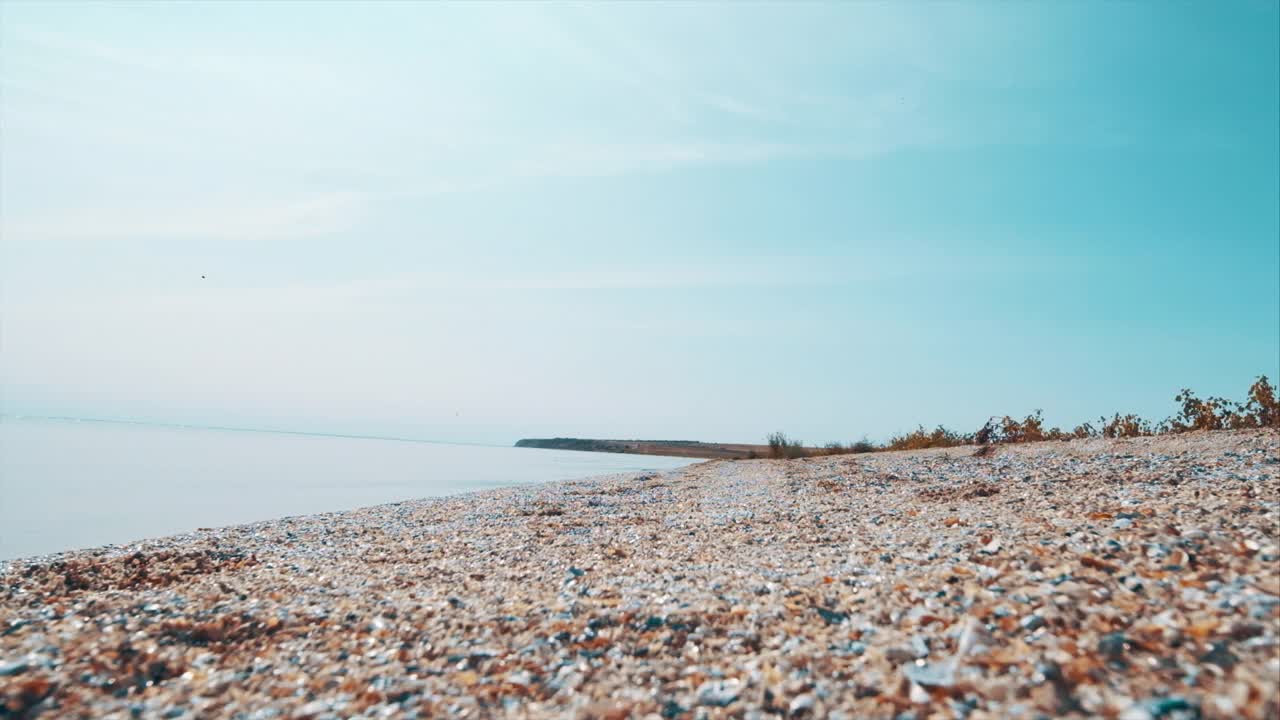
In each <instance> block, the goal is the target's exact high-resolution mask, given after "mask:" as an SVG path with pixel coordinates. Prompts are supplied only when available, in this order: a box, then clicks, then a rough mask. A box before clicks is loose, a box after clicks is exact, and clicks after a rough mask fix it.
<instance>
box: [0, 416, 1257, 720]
mask: <svg viewBox="0 0 1280 720" xmlns="http://www.w3.org/2000/svg"><path fill="white" fill-rule="evenodd" d="M245 501H246V502H252V498H251V497H247V498H245ZM1278 512H1280V434H1278V433H1276V432H1275V431H1240V432H1218V433H1189V434H1185V435H1178V436H1165V437H1155V438H1139V439H1134V440H1085V441H1075V442H1070V443H1064V442H1054V443H1039V444H1031V445H1025V446H1008V447H1001V448H999V449H998V451H997V452H995V453H993V454H990V455H987V456H982V457H975V456H974V450H973V448H950V449H946V450H932V451H919V452H908V453H875V454H868V455H850V456H833V457H820V458H808V459H803V460H793V461H781V460H744V461H713V462H706V463H701V464H697V465H692V466H689V467H686V468H682V469H679V470H673V471H668V472H664V473H658V474H647V475H640V476H637V475H622V476H606V477H597V478H591V479H586V480H579V481H571V482H562V483H554V484H548V485H537V486H525V487H518V488H510V489H502V490H494V491H486V492H482V493H475V494H470V495H462V496H455V497H450V498H445V499H426V500H416V501H410V502H402V503H396V504H391V505H382V506H378V507H372V508H367V509H361V510H356V511H351V512H342V513H331V514H324V515H316V516H308V517H297V518H287V519H282V520H277V521H272V522H266V523H258V524H253V525H246V526H239V527H231V528H223V529H202V530H199V531H196V532H192V533H190V534H187V535H182V536H177V537H173V538H167V539H164V540H158V541H149V542H145V543H140V544H136V545H130V546H127V547H112V548H107V549H98V550H86V551H80V552H75V553H69V554H64V555H60V556H54V557H46V558H36V559H29V560H20V561H14V562H11V563H8V564H4V565H0V573H2V575H0V701H2V702H3V707H4V709H3V710H0V716H3V717H37V716H38V717H85V718H89V717H93V718H108V717H120V718H127V717H142V718H197V717H199V718H222V717H225V718H252V719H255V720H257V719H266V718H276V717H278V718H346V717H369V718H374V717H415V716H417V717H428V716H451V717H503V718H505V717H511V718H517V717H571V718H572V717H582V718H587V717H593V718H594V717H599V718H622V717H653V718H685V717H712V718H714V717H743V718H764V717H802V716H806V717H832V718H836V717H844V718H926V717H929V718H934V717H937V718H949V717H967V718H993V717H1027V718H1033V717H1044V716H1074V717H1105V718H1121V719H1123V720H1141V719H1144V718H1195V717H1203V718H1238V717H1244V718H1267V717H1276V716H1277V715H1278V714H1280V694H1278V693H1280V691H1278V690H1277V686H1278V683H1277V681H1278V680H1280V644H1278V643H1280V638H1278V632H1280V547H1278V546H1277V537H1276V532H1277V523H1278V521H1280V516H1278ZM50 521H51V522H54V521H55V520H53V519H50Z"/></svg>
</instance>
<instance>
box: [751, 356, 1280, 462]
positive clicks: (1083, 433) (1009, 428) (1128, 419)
mask: <svg viewBox="0 0 1280 720" xmlns="http://www.w3.org/2000/svg"><path fill="white" fill-rule="evenodd" d="M1174 401H1175V402H1177V403H1178V406H1179V411H1178V413H1177V414H1176V415H1174V416H1173V417H1170V418H1168V419H1166V420H1164V421H1162V422H1159V423H1152V422H1150V421H1148V420H1145V419H1143V418H1141V417H1138V416H1137V415H1134V414H1127V415H1121V414H1120V413H1116V414H1115V415H1113V416H1112V417H1110V418H1107V417H1106V416H1105V415H1104V416H1102V417H1100V418H1098V424H1097V425H1096V426H1095V425H1094V424H1092V423H1083V424H1081V425H1077V426H1076V427H1075V428H1073V429H1071V430H1063V429H1061V428H1057V427H1045V424H1044V418H1043V416H1042V414H1041V411H1040V410H1036V411H1035V412H1033V413H1031V414H1030V415H1027V416H1026V417H1024V418H1021V419H1018V418H1014V417H1011V416H1009V415H1004V416H1000V417H993V418H991V419H989V420H987V422H986V423H985V424H984V425H983V426H982V427H980V428H978V429H977V430H976V431H974V432H972V433H960V432H956V431H954V430H950V429H947V428H945V427H943V426H941V425H939V426H937V427H935V428H933V429H932V430H928V429H925V427H924V426H923V425H921V426H919V427H917V428H916V429H915V430H912V431H911V432H908V433H903V434H900V435H895V436H893V437H891V438H889V442H887V443H885V444H884V445H876V444H874V443H872V442H870V441H868V440H867V439H866V438H863V439H862V440H859V441H858V442H856V443H851V444H849V445H842V444H840V443H838V442H835V443H828V444H827V445H825V446H823V447H821V448H810V449H806V448H804V447H803V446H802V444H801V443H800V442H799V441H793V440H790V439H789V438H787V436H786V435H784V434H783V433H781V432H776V433H773V434H772V435H770V436H769V457H774V458H797V457H803V456H806V455H844V454H849V453H864V452H874V451H877V450H923V449H925V448H940V447H955V446H958V445H997V444H1003V443H1024V442H1041V441H1044V440H1075V439H1082V438H1094V437H1101V438H1131V437H1140V436H1144V435H1164V434H1169V433H1182V432H1191V431H1194V430H1243V429H1247V428H1280V400H1277V398H1276V390H1275V388H1274V387H1272V385H1271V382H1270V381H1269V380H1267V377H1266V376H1265V375H1263V376H1261V377H1259V378H1258V379H1257V380H1256V381H1255V382H1254V383H1253V385H1252V386H1251V387H1250V388H1249V392H1248V396H1247V398H1246V399H1245V401H1244V402H1234V401H1232V400H1227V399H1224V398H1218V397H1209V398H1203V399H1202V398H1200V397H1197V396H1196V394H1195V393H1194V392H1192V391H1191V390H1188V389H1186V388H1184V389H1183V390H1182V391H1181V392H1179V393H1178V394H1177V395H1176V396H1174Z"/></svg>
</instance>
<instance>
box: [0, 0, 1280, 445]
mask: <svg viewBox="0 0 1280 720" xmlns="http://www.w3.org/2000/svg"><path fill="white" fill-rule="evenodd" d="M1278 12H1280V11H1278V10H1277V5H1276V4H1275V3H1271V2H1246V1H1244V0H1240V1H1236V2H1229V3H1212V4H1207V3H1198V4H1171V3H1134V4H1119V3H1106V4H1101V3H1089V2H1077V3H1020V4H1011V3H1000V4H982V3H958V2H957V3H918V4H911V3H899V4H888V3H885V4H878V3H840V4H820V3H807V4H798V5H796V4H788V5H782V4H779V5H772V4H717V3H686V4H658V3H618V4H591V5H568V4H541V3H516V4H498V3H477V4H466V5H462V4H458V5H449V4H443V3H408V2H403V3H386V4H372V3H366V4H360V5H355V4H341V3H322V4H305V3H301V2H289V3H283V2H276V3H260V4H251V3H221V2H220V3H184V4H177V3H173V4H169V3H165V4H161V3H143V4H122V3H107V2H102V3H72V4H59V3H56V2H40V3H35V2H5V3H3V4H0V410H3V412H4V413H6V414H11V415H13V414H18V415H21V414H37V415H39V414H44V415H75V416H81V417H96V418H128V419H139V420H152V421H163V422H181V423H197V424H216V425H235V426H246V427H266V428H281V429H293V430H304V431H330V432H349V433H367V434H392V435H398V436H407V437H420V438H432V439H440V440H455V441H472V442H493V443H507V442H511V441H514V440H515V439H517V438H520V437H547V436H579V437H627V438H652V439H700V440H711V441H744V442H751V441H761V440H763V438H764V436H765V435H766V434H767V433H769V432H771V431H774V430H784V431H786V432H787V433H788V434H790V435H792V436H793V437H798V438H800V439H802V440H804V441H808V442H813V443H820V442H827V441H850V440H854V439H858V438H860V437H863V436H864V435H865V436H869V437H870V438H872V439H884V438H886V437H887V436H888V435H890V434H892V433H896V432H900V431H903V430H907V429H911V428H913V427H914V426H915V425H916V424H918V423H923V424H926V425H930V426H932V425H935V424H938V423H943V424H946V425H948V426H950V427H955V428H959V429H962V430H970V429H973V428H976V427H977V426H979V425H981V424H982V422H983V421H985V420H986V418H987V417H989V416H991V415H995V414H1005V413H1008V414H1023V413H1027V412H1030V411H1032V410H1035V409H1037V408H1040V409H1043V410H1044V414H1045V418H1046V420H1048V421H1049V422H1050V423H1054V424H1061V425H1064V426H1071V425H1074V424H1075V423H1078V422H1081V421H1084V420H1093V419H1096V418H1097V417H1098V416H1099V415H1101V414H1103V413H1112V412H1116V411H1121V412H1136V413H1139V414H1142V415H1145V416H1148V417H1152V418H1163V417H1165V416H1167V415H1169V414H1171V413H1172V411H1173V409H1174V403H1173V395H1174V394H1175V393H1176V392H1177V390H1178V389H1179V388H1182V387H1191V388H1194V389H1196V390H1197V391H1199V392H1201V393H1204V394H1210V395H1225V396H1228V397H1235V398H1240V397H1242V396H1243V395H1244V391H1245V390H1246V388H1247V387H1248V385H1249V384H1250V383H1251V382H1252V380H1253V378H1254V377H1256V376H1257V375H1258V374H1260V373H1266V374H1268V375H1270V376H1272V378H1273V380H1274V379H1276V376H1277V375H1280V139H1278V136H1280V41H1278V37H1280V30H1278V28H1280V17H1278Z"/></svg>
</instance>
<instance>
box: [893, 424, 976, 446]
mask: <svg viewBox="0 0 1280 720" xmlns="http://www.w3.org/2000/svg"><path fill="white" fill-rule="evenodd" d="M973 441H974V440H973V436H972V435H961V434H960V433H957V432H954V431H952V430H948V429H946V428H945V427H943V426H941V425H939V426H938V427H936V428H934V429H933V430H925V429H924V426H923V425H921V426H919V427H917V428H916V429H915V430H912V431H911V432H909V433H906V434H904V435H895V436H894V437H891V438H889V444H887V445H885V446H884V449H885V450H924V449H926V448H940V447H955V446H957V445H970V444H972V443H973Z"/></svg>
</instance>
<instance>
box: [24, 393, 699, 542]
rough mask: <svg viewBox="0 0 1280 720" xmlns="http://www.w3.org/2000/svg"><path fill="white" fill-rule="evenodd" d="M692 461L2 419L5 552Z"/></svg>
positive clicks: (156, 534)
mask: <svg viewBox="0 0 1280 720" xmlns="http://www.w3.org/2000/svg"><path fill="white" fill-rule="evenodd" d="M690 462H693V461H692V460H690V459H688V458H668V457H657V456H649V455H621V454H611V453H594V452H574V451H566V450H540V449H534V448H513V447H495V446H485V445H456V444H448V443H434V442H417V441H405V440H390V439H374V438H352V437H337V436H330V435H315V434H305V435H304V434H291V433H276V432H261V431H247V430H230V429H209V428H192V427H170V426H154V425H140V424H132V423H112V422H99V421H74V420H64V419H57V420H54V419H30V418H12V417H4V418H0V560H3V559H13V558H20V557H28V556H33V555H42V554H46V553H53V552H60V551H64V550H72V549H77V548H86V547H96V546H99V545H105V544H122V543H128V542H132V541H135V540H140V539H146V538H153V537H162V536H165V535H173V534H176V533H182V532H188V531H191V530H195V529H196V528H200V527H220V526H225V525H235V524H240V523H247V522H254V521H258V520H269V519H273V518H279V517H285V516H290V515H307V514H312V513H319V512H329V511H335V510H349V509H352V508H358V507H364V506H368V505H377V504H381V503H388V502H396V501H400V500H408V499H412V498H421V497H435V496H442V495H451V494H456V493H461V492H468V491H472V490H482V489H485V488H494V487H501V486H508V485H520V484H527V483H541V482H548V481H552V480H566V479H572V478H581V477H587V476H591V475H603V474H608V473H620V472H631V471H639V470H662V469H669V468H675V467H680V466H682V465H686V464H688V463H690Z"/></svg>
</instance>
